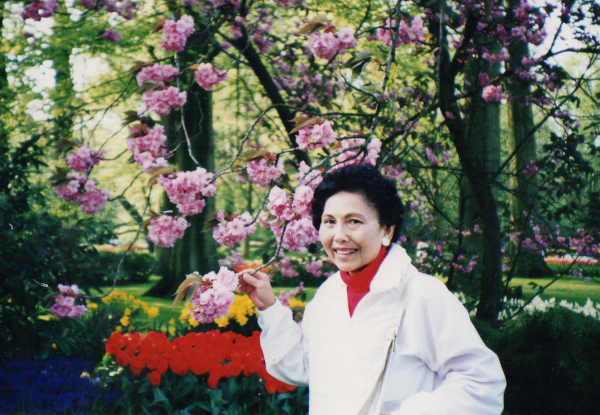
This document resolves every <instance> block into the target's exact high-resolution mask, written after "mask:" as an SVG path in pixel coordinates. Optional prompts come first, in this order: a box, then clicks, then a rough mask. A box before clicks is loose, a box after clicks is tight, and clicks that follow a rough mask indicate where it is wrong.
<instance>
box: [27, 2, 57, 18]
mask: <svg viewBox="0 0 600 415" xmlns="http://www.w3.org/2000/svg"><path fill="white" fill-rule="evenodd" d="M56 10H58V3H57V2H56V0H48V1H34V2H33V3H29V4H28V5H27V6H26V7H25V8H24V9H23V11H22V12H21V18H22V19H23V20H26V19H32V20H35V21H36V22H39V21H40V20H42V18H44V17H51V16H53V15H54V13H56Z"/></svg>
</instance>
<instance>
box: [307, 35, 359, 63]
mask: <svg viewBox="0 0 600 415" xmlns="http://www.w3.org/2000/svg"><path fill="white" fill-rule="evenodd" d="M354 46H356V39H354V30H352V29H351V28H349V27H345V28H343V29H340V31H339V33H338V34H337V36H336V35H335V34H334V33H333V32H331V31H329V30H326V31H325V32H323V33H319V32H315V33H313V34H311V35H310V36H309V38H308V47H309V48H310V51H311V52H312V54H313V55H315V56H316V57H317V58H321V59H331V58H332V57H333V56H334V55H335V54H336V53H338V52H340V53H343V52H344V51H345V50H346V49H349V48H353V47H354Z"/></svg>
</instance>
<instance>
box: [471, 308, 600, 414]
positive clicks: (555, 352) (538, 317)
mask: <svg viewBox="0 0 600 415" xmlns="http://www.w3.org/2000/svg"><path fill="white" fill-rule="evenodd" d="M475 324H476V327H477V329H478V331H479V333H480V335H481V336H482V338H483V339H484V341H485V342H486V344H487V345H488V346H489V347H490V348H491V349H492V350H494V351H495V352H496V353H497V354H498V357H499V358H500V361H501V363H502V368H503V369H504V373H505V375H506V379H507V389H506V394H505V408H506V410H507V411H509V412H511V413H513V412H514V413H518V414H531V415H534V414H539V415H545V414H570V415H578V414H590V413H596V412H597V402H595V401H594V400H593V399H590V397H591V396H594V395H595V394H596V393H597V391H598V390H600V377H598V373H599V371H600V356H599V355H598V350H599V348H600V321H598V320H596V319H594V318H592V317H589V316H585V315H581V314H577V313H575V312H572V311H570V310H568V309H565V308H562V307H553V308H550V309H548V310H547V311H545V312H536V313H533V314H525V315H521V316H519V317H517V318H515V319H514V320H512V321H509V322H507V323H506V325H505V326H504V327H503V329H502V330H494V329H492V328H491V327H490V326H488V325H487V324H485V323H482V322H481V321H475Z"/></svg>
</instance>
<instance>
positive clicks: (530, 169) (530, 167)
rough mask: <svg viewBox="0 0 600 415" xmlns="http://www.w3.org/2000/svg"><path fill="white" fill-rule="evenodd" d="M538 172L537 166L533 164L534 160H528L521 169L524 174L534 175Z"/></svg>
mask: <svg viewBox="0 0 600 415" xmlns="http://www.w3.org/2000/svg"><path fill="white" fill-rule="evenodd" d="M537 173H538V168H537V166H536V165H535V160H529V165H528V166H527V167H525V168H524V169H523V174H524V175H525V176H535V175H536V174H537Z"/></svg>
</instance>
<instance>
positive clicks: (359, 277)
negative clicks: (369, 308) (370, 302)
mask: <svg viewBox="0 0 600 415" xmlns="http://www.w3.org/2000/svg"><path fill="white" fill-rule="evenodd" d="M386 255H387V248H386V247H385V246H382V247H381V250H380V251H379V254H378V255H377V257H375V259H374V260H373V261H372V262H371V263H370V264H369V265H367V266H366V267H365V268H363V269H362V270H360V271H358V272H357V273H356V274H354V275H349V274H348V273H347V272H346V271H341V270H340V275H341V277H342V280H343V281H344V282H345V283H346V286H347V287H346V288H347V293H348V311H350V317H352V315H353V314H354V309H355V308H356V306H357V305H358V303H359V302H360V300H362V298H363V297H364V296H365V295H367V293H368V292H369V291H370V287H371V281H373V278H374V277H375V274H376V273H377V270H378V269H379V266H380V265H381V263H382V262H383V259H384V258H385V256H386Z"/></svg>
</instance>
